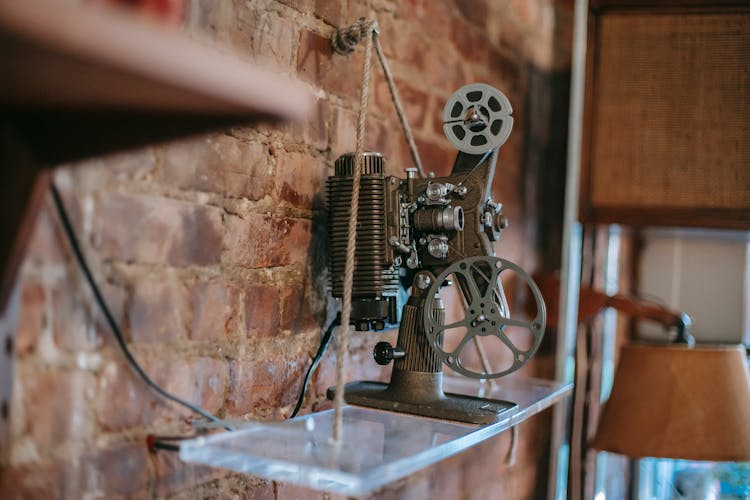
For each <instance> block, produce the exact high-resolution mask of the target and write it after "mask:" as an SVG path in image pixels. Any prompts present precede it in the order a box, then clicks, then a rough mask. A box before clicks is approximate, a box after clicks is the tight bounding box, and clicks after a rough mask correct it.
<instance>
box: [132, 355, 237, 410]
mask: <svg viewBox="0 0 750 500" xmlns="http://www.w3.org/2000/svg"><path fill="white" fill-rule="evenodd" d="M143 367H144V369H145V370H146V372H147V373H148V374H149V376H151V378H152V379H153V380H154V381H155V382H156V383H157V384H159V385H160V386H161V387H163V388H164V389H165V390H166V391H167V392H170V393H171V394H174V395H175V396H177V397H179V398H181V399H184V400H186V401H188V402H190V403H192V404H194V405H198V406H200V407H201V408H203V409H204V410H207V411H209V412H211V413H216V412H217V411H218V410H219V409H220V408H221V407H222V405H223V402H224V392H225V391H226V387H227V380H228V378H227V377H228V375H229V368H228V366H227V363H226V361H225V360H223V359H215V358H209V357H205V356H184V355H183V356H177V355H175V354H165V355H162V356H159V357H149V358H147V359H145V360H144V362H143ZM160 401H161V402H163V403H164V406H163V407H162V408H160V409H159V410H158V415H159V417H161V418H166V419H168V420H174V419H175V418H176V417H177V416H178V415H190V416H191V417H193V418H202V417H200V416H197V415H195V414H193V413H191V412H189V411H188V410H187V409H184V408H183V407H181V406H176V404H174V403H167V402H165V400H163V399H161V400H160Z"/></svg>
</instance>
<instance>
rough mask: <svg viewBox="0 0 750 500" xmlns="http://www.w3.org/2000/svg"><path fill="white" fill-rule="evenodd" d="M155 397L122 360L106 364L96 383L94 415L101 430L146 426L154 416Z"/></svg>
mask: <svg viewBox="0 0 750 500" xmlns="http://www.w3.org/2000/svg"><path fill="white" fill-rule="evenodd" d="M156 398H157V396H156V394H155V393H154V392H153V391H152V390H151V389H149V388H148V386H147V385H146V383H145V382H144V381H143V379H141V378H140V377H139V376H138V375H136V374H135V372H134V371H133V369H132V368H131V367H130V366H129V365H128V364H126V363H125V361H124V360H123V361H118V362H114V361H110V362H108V363H107V364H106V365H104V368H103V369H102V372H101V374H100V375H99V381H98V395H97V400H96V415H97V420H98V421H99V425H100V426H101V428H102V429H103V430H105V431H110V432H118V431H122V430H125V429H130V428H133V427H137V426H141V425H148V424H149V423H150V422H151V421H152V419H153V416H154V408H155V406H156V404H157V399H156Z"/></svg>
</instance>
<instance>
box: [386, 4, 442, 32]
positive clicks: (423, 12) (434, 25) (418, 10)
mask: <svg viewBox="0 0 750 500" xmlns="http://www.w3.org/2000/svg"><path fill="white" fill-rule="evenodd" d="M396 16H398V17H399V18H400V19H404V20H406V21H408V22H409V23H410V24H411V25H412V26H418V27H421V28H424V27H426V26H429V30H425V31H426V35H427V36H431V37H433V38H436V39H440V38H443V39H445V38H448V37H450V26H451V18H452V17H453V11H452V10H451V9H450V7H449V6H448V4H447V3H446V2H442V1H437V2H436V1H434V0H405V1H400V2H398V3H397V5H396Z"/></svg>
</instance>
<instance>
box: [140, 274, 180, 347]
mask: <svg viewBox="0 0 750 500" xmlns="http://www.w3.org/2000/svg"><path fill="white" fill-rule="evenodd" d="M186 324H187V318H186V300H185V289H184V287H183V286H182V285H181V284H180V283H178V282H177V281H176V280H175V279H174V278H169V277H167V278H165V277H159V278H146V279H141V280H138V281H137V282H136V283H134V284H133V291H132V297H131V299H130V308H129V310H128V326H129V332H130V338H131V339H132V341H133V342H143V343H166V342H173V341H175V340H177V339H181V338H184V337H185V330H186Z"/></svg>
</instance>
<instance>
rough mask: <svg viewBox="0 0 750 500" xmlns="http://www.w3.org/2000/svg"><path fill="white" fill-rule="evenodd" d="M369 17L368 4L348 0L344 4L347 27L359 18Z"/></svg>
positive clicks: (356, 0) (358, 0)
mask: <svg viewBox="0 0 750 500" xmlns="http://www.w3.org/2000/svg"><path fill="white" fill-rule="evenodd" d="M369 15H370V10H369V6H368V2H363V1H362V0H348V1H347V2H346V19H347V21H346V23H344V24H346V25H349V24H351V23H353V22H354V21H356V20H357V19H359V18H362V17H364V18H367V17H368V16H369Z"/></svg>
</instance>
